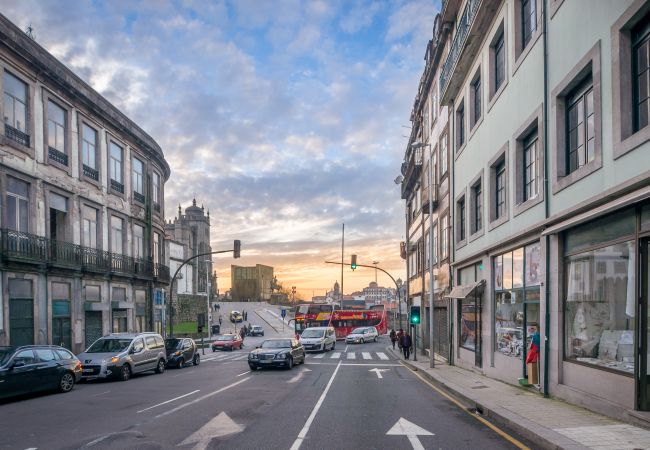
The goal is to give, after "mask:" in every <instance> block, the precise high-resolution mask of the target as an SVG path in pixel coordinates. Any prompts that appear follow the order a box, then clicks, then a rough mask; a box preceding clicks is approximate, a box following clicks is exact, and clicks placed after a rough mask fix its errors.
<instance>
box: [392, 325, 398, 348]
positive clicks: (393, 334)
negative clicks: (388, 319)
mask: <svg viewBox="0 0 650 450" xmlns="http://www.w3.org/2000/svg"><path fill="white" fill-rule="evenodd" d="M390 341H391V342H392V343H393V350H395V342H397V333H395V328H391V330H390Z"/></svg>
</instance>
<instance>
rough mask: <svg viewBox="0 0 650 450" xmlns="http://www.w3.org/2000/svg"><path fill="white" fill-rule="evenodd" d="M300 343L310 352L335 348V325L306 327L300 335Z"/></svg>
mask: <svg viewBox="0 0 650 450" xmlns="http://www.w3.org/2000/svg"><path fill="white" fill-rule="evenodd" d="M300 343H301V344H302V346H303V347H304V349H305V351H308V352H309V351H312V352H326V351H328V350H334V349H335V348H336V330H334V327H310V328H305V329H304V330H303V332H302V334H301V335H300Z"/></svg>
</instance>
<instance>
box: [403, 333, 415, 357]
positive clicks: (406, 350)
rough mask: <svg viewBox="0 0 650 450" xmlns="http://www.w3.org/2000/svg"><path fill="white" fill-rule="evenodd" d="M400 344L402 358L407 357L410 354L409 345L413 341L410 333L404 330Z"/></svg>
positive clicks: (411, 344) (410, 345)
mask: <svg viewBox="0 0 650 450" xmlns="http://www.w3.org/2000/svg"><path fill="white" fill-rule="evenodd" d="M400 343H401V345H402V351H403V352H404V359H409V356H411V347H412V346H413V341H412V340H411V335H410V334H409V332H408V331H406V332H405V333H404V334H403V335H402V338H401V340H400Z"/></svg>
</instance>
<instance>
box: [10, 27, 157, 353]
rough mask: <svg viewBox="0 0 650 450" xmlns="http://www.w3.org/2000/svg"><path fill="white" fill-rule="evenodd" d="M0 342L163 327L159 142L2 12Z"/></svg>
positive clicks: (76, 345)
mask: <svg viewBox="0 0 650 450" xmlns="http://www.w3.org/2000/svg"><path fill="white" fill-rule="evenodd" d="M0 37H1V39H0V71H1V72H2V73H1V74H0V89H1V90H2V92H3V101H2V103H0V108H2V116H3V117H4V126H3V127H2V128H1V129H0V228H1V240H0V293H1V294H2V295H1V298H2V306H1V307H0V345H21V344H31V343H39V344H44V343H53V344H59V345H63V346H65V347H67V348H69V349H71V350H72V351H73V352H80V351H82V350H83V349H84V348H85V347H86V346H88V345H89V344H90V343H92V342H93V341H94V340H95V339H96V338H98V337H100V336H102V335H103V334H106V333H109V332H121V331H145V330H158V331H161V330H162V323H163V318H164V311H163V308H164V306H163V295H162V293H163V289H164V287H165V286H166V285H167V283H168V282H169V270H168V268H167V267H166V266H165V265H164V255H163V245H162V242H163V236H164V232H163V225H164V218H163V212H164V201H163V198H164V183H165V181H166V180H167V179H168V178H169V174H170V169H169V165H168V164H167V162H166V161H165V158H164V155H163V152H162V150H161V149H160V147H159V145H158V144H157V143H156V142H155V141H154V140H153V139H152V138H151V137H150V136H149V135H147V134H146V133H145V132H144V131H143V130H142V129H140V128H139V127H138V126H137V125H136V124H135V123H134V122H133V121H131V120H130V119H129V118H128V117H126V116H125V115H124V114H123V113H122V112H121V111H119V110H118V109H117V108H115V107H114V106H113V105H111V104H110V103H109V102H108V101H107V100H106V99H105V98H104V97H102V96H101V95H99V94H98V93H97V92H96V91H94V90H93V89H92V88H91V87H90V86H89V85H88V84H86V83H85V82H84V81H82V80H81V79H80V78H79V77H78V76H76V75H75V74H74V73H73V72H71V71H70V70H69V69H67V68H66V67H65V66H64V65H63V64H62V63H61V62H59V61H58V60H56V59H55V58H54V57H53V56H52V55H51V54H50V53H48V52H47V51H46V50H45V49H43V48H42V47H41V46H40V45H38V44H37V43H36V42H34V41H33V40H32V39H31V38H30V37H28V36H27V35H26V34H25V33H23V32H22V31H21V30H20V29H18V28H17V27H16V26H15V25H13V24H12V23H11V22H10V21H9V20H7V19H6V18H5V17H4V16H1V15H0Z"/></svg>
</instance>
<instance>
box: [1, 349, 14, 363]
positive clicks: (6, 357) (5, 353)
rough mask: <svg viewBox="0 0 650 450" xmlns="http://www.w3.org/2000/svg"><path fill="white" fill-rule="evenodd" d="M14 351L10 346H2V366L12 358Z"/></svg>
mask: <svg viewBox="0 0 650 450" xmlns="http://www.w3.org/2000/svg"><path fill="white" fill-rule="evenodd" d="M12 354H13V351H12V350H11V349H9V348H0V366H4V365H5V364H7V361H9V358H11V355H12Z"/></svg>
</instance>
